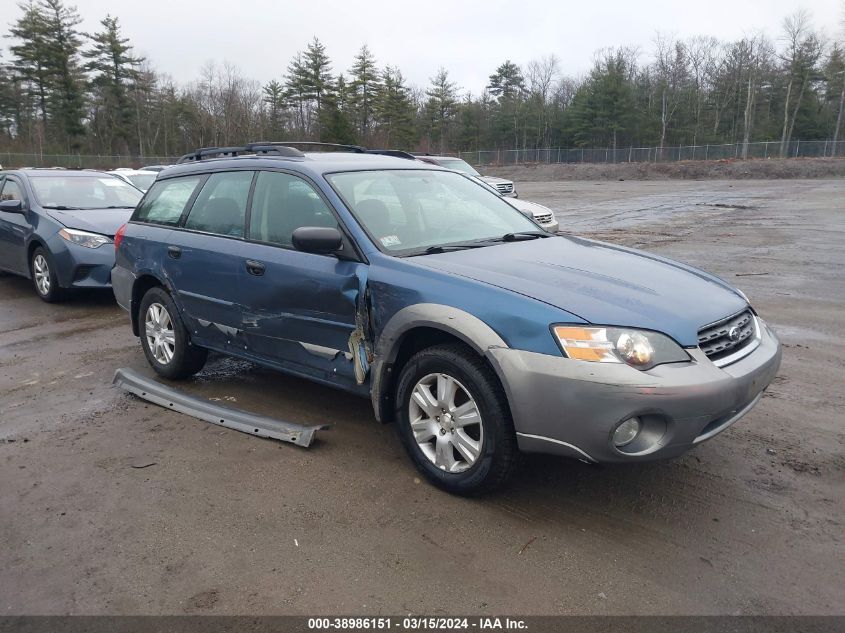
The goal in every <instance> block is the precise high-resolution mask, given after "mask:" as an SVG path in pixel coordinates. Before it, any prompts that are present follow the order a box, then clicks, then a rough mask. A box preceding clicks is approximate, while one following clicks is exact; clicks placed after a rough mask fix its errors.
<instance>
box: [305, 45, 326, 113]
mask: <svg viewBox="0 0 845 633" xmlns="http://www.w3.org/2000/svg"><path fill="white" fill-rule="evenodd" d="M305 68H306V75H307V82H308V84H309V86H310V91H309V94H310V95H311V98H312V99H313V101H314V110H315V113H316V117H317V120H319V118H320V112H321V111H322V108H323V100H324V99H325V96H326V94H327V93H329V92H331V90H332V74H331V69H332V65H331V60H330V59H329V56H328V55H327V54H326V47H325V46H323V44H322V43H321V42H320V40H318V39H317V38H316V37H315V38H314V39H313V40H312V41H311V43H310V44H308V46H307V48H306V49H305Z"/></svg>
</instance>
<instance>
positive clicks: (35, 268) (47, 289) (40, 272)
mask: <svg viewBox="0 0 845 633" xmlns="http://www.w3.org/2000/svg"><path fill="white" fill-rule="evenodd" d="M29 269H30V272H31V273H32V284H33V285H34V286H35V292H36V293H38V297H39V298H40V299H41V300H42V301H46V302H47V303H56V302H58V301H63V300H64V299H66V298H67V290H65V289H64V288H62V287H61V286H59V278H58V277H57V276H56V269H55V267H54V266H53V258H52V257H51V256H50V253H49V252H48V251H47V249H45V248H44V247H42V246H39V247H38V248H36V249H35V250H34V251H32V259H31V260H30V262H29Z"/></svg>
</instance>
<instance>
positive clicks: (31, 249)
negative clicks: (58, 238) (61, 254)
mask: <svg viewBox="0 0 845 633" xmlns="http://www.w3.org/2000/svg"><path fill="white" fill-rule="evenodd" d="M39 247H40V248H43V249H44V250H46V251H48V252H49V250H50V249H48V248H47V244H45V243H44V242H43V241H42V240H41V238H39V237H33V238H32V239H30V240H29V244H27V246H26V274H27V277H28V278H32V256H33V254H34V253H35V249H36V248H39Z"/></svg>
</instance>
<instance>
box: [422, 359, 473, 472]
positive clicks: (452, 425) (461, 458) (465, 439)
mask: <svg viewBox="0 0 845 633" xmlns="http://www.w3.org/2000/svg"><path fill="white" fill-rule="evenodd" d="M408 408H409V411H408V413H409V416H408V419H409V420H410V422H411V430H412V431H413V434H414V440H415V441H416V443H417V446H419V448H420V451H422V453H423V455H425V456H426V458H427V459H428V460H429V461H430V462H431V463H432V464H434V465H435V466H436V467H437V468H440V469H441V470H444V471H446V472H450V473H459V472H463V471H465V470H468V469H469V468H471V467H472V466H473V464H475V462H476V461H477V460H478V458H479V457H480V456H481V447H482V444H483V442H484V427H483V424H482V420H481V412H480V411H479V408H478V404H477V403H476V401H475V398H473V396H472V394H471V393H470V392H469V391H468V390H467V388H466V387H464V386H463V385H462V384H461V383H460V382H459V381H458V380H456V379H455V378H454V377H452V376H449V375H448V374H443V373H437V374H428V375H427V376H424V377H423V378H421V379H420V380H419V381H418V382H417V384H416V385H415V386H414V389H413V391H412V392H411V399H410V403H409V405H408Z"/></svg>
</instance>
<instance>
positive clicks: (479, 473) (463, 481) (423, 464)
mask: <svg viewBox="0 0 845 633" xmlns="http://www.w3.org/2000/svg"><path fill="white" fill-rule="evenodd" d="M430 374H445V375H447V376H450V377H452V378H454V379H455V380H457V381H458V383H460V386H461V387H463V389H464V391H465V393H466V394H467V395H470V396H471V397H472V399H473V400H474V401H475V404H476V406H477V408H478V411H479V413H480V414H481V428H483V436H482V438H483V439H482V440H481V446H480V453H479V455H478V457H477V458H476V461H475V462H474V463H473V464H472V465H471V466H469V467H468V468H467V469H466V470H464V471H462V472H447V471H445V470H444V469H443V468H441V467H438V466H436V465H435V464H434V463H433V462H432V461H431V458H430V457H428V456H427V455H426V454H425V453H424V452H423V448H422V447H421V446H420V445H419V444H418V443H417V441H416V439H415V437H414V432H413V431H412V429H411V419H410V416H411V412H410V401H411V396H412V394H413V390H414V388H415V387H416V385H417V383H418V382H419V381H421V380H423V379H425V378H426V377H427V376H429V375H430ZM396 420H397V430H398V432H399V437H400V438H401V440H402V444H403V445H404V447H405V450H406V451H407V452H408V455H409V456H410V457H411V460H412V461H413V462H414V465H416V467H417V468H418V469H419V470H420V472H422V474H423V475H424V476H425V477H426V479H428V480H429V481H430V482H432V483H433V484H434V485H436V486H438V487H440V488H442V489H444V490H446V491H448V492H451V493H454V494H459V495H465V496H472V495H478V494H482V493H485V492H489V491H491V490H493V489H494V488H497V487H499V486H501V485H502V484H503V483H505V481H507V479H508V478H509V477H510V475H511V474H512V472H513V470H514V467H515V465H516V461H517V457H518V448H517V443H516V434H515V433H514V428H513V419H512V418H511V413H510V407H509V406H508V403H507V398H506V397H505V394H504V391H503V390H502V386H501V384H500V383H499V380H498V378H497V377H496V375H495V373H494V372H493V371H492V369H490V367H489V366H488V365H486V364H485V363H484V361H483V360H482V359H481V358H480V357H479V356H478V355H477V354H475V353H474V352H473V351H472V350H471V349H470V348H468V347H466V346H465V345H462V344H450V345H438V346H435V347H430V348H428V349H424V350H422V351H420V352H418V353H417V354H415V355H414V356H413V357H411V359H410V360H409V361H408V362H407V363H406V364H405V366H404V367H403V368H402V370H401V372H400V374H399V379H398V381H397V385H396ZM447 433H449V432H444V431H442V430H441V431H439V434H440V435H446V434H447ZM475 439H477V438H475ZM434 442H435V445H436V442H437V438H436V437H435V438H434ZM449 450H452V449H449ZM454 455H458V456H460V455H459V453H458V452H457V451H455V452H454V453H453V456H454Z"/></svg>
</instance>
